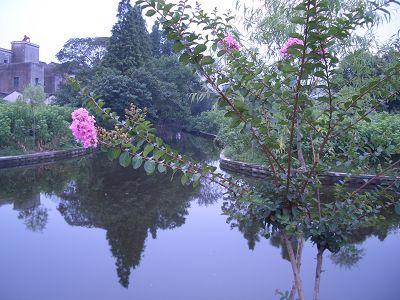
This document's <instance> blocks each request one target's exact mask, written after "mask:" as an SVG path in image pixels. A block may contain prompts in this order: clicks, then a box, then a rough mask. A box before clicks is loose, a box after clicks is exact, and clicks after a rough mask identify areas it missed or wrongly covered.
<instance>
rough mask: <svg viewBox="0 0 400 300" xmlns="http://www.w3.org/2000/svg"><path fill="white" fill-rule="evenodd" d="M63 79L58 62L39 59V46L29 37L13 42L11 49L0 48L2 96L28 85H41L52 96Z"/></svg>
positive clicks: (0, 85) (0, 92)
mask: <svg viewBox="0 0 400 300" xmlns="http://www.w3.org/2000/svg"><path fill="white" fill-rule="evenodd" d="M62 79H63V76H62V74H61V73H60V72H59V71H58V70H57V64H55V63H50V64H46V63H44V62H41V61H39V46H38V45H35V44H32V43H31V42H30V39H29V38H28V37H26V36H25V37H24V39H23V40H22V41H15V42H11V50H8V49H3V48H0V97H5V96H7V95H9V94H11V93H13V92H15V91H16V92H22V91H23V89H24V88H25V87H26V86H28V85H41V86H43V88H44V91H45V93H46V94H47V96H51V95H53V94H55V92H56V91H57V89H58V86H59V84H60V83H61V82H62Z"/></svg>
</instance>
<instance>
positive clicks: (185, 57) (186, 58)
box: [179, 52, 190, 65]
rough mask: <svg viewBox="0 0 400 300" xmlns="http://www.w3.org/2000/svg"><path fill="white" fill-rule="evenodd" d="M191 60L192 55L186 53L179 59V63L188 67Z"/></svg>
mask: <svg viewBox="0 0 400 300" xmlns="http://www.w3.org/2000/svg"><path fill="white" fill-rule="evenodd" d="M189 60H190V55H189V53H187V52H185V53H183V54H182V55H181V56H180V57H179V62H181V63H182V64H184V65H187V64H188V63H189Z"/></svg>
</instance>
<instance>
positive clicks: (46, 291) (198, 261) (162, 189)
mask: <svg viewBox="0 0 400 300" xmlns="http://www.w3.org/2000/svg"><path fill="white" fill-rule="evenodd" d="M200 146H202V145H201V144H200ZM102 164H103V163H100V161H99V160H97V161H95V163H92V164H90V163H89V164H86V165H85V164H83V165H80V166H79V168H80V169H78V172H77V170H76V168H78V167H77V166H74V165H73V166H72V167H69V168H68V166H66V167H63V168H61V169H60V170H61V173H60V172H59V171H60V170H58V172H59V173H57V170H56V171H54V170H53V171H52V172H53V173H54V174H53V173H49V172H50V171H49V170H46V169H44V170H38V171H35V172H34V173H33V175H32V180H31V185H32V186H31V187H30V188H29V189H28V191H22V190H20V189H18V188H15V189H11V191H10V192H8V193H7V192H6V193H5V192H4V190H3V191H0V228H1V230H0V240H1V247H0V266H1V269H0V299H2V300H3V299H4V300H25V299H29V300H30V299H33V300H36V299H41V300H50V299H51V300H53V299H58V300H63V299H65V300H70V299H89V300H90V299H96V300H101V299H116V300H119V299H174V300H176V299H182V300H183V299H185V300H186V299H199V300H200V299H219V300H220V299H238V300H239V299H240V300H243V299H279V297H278V296H276V295H275V290H276V289H279V290H281V291H285V290H289V289H290V287H291V282H292V272H291V268H290V264H289V262H288V261H286V260H283V259H282V257H281V250H280V249H279V248H277V247H275V246H272V245H271V243H270V241H268V240H262V241H261V242H259V243H257V244H256V246H255V249H254V250H253V251H251V250H249V249H248V242H247V240H245V239H244V238H243V234H242V233H240V232H239V231H238V230H237V229H234V230H231V229H230V225H229V224H226V216H224V215H221V209H220V207H221V204H222V203H221V202H222V201H221V191H220V190H218V189H216V188H215V186H210V185H206V186H204V187H203V188H202V189H197V190H193V189H191V188H187V189H184V188H182V187H181V186H180V184H179V182H176V181H175V182H173V183H170V180H169V178H167V177H166V176H150V177H148V176H145V175H144V174H143V172H142V171H140V172H133V171H132V170H131V169H123V170H122V169H119V168H118V167H115V166H114V167H112V164H107V163H106V162H104V165H102ZM74 168H75V169H74ZM71 170H72V171H71ZM5 172H6V171H4V170H0V186H1V184H3V186H4V182H6V181H4V180H5V179H4V177H7V176H9V174H11V173H8V175H6V173H5ZM18 172H19V173H18ZM46 172H47V173H49V174H47V173H46ZM27 174H28V175H29V171H28V170H24V169H21V171H17V172H16V173H15V175H16V177H15V178H16V179H15V180H20V181H21V182H24V185H26V186H29V182H30V178H31V177H29V176H28V177H27V179H26V181H23V179H22V176H27ZM46 174H47V177H46ZM57 174H58V175H57ZM65 174H67V175H65ZM94 174H95V175H96V176H94ZM127 175H129V176H127ZM63 176H66V179H67V180H65V181H63V179H62V177H63ZM68 178H69V179H70V181H68ZM10 179H13V177H12V176H11V175H10V178H8V180H10ZM64 179H65V178H64ZM72 179H73V182H76V184H71V183H70V182H71V180H72ZM2 180H3V181H2ZM53 180H56V182H58V183H60V182H63V183H65V186H64V187H65V188H66V187H68V189H67V190H68V191H69V193H65V192H64V193H62V192H61V191H62V189H61V191H60V184H56V183H55V182H53ZM155 183H159V187H158V188H157V187H156V186H155ZM55 186H57V189H56V188H55ZM61 187H62V185H61ZM36 188H37V189H38V190H40V191H42V193H41V194H40V199H38V193H37V192H36V191H37V189H36ZM44 190H46V191H47V192H49V190H50V191H51V190H54V193H55V194H57V195H58V196H55V195H54V196H48V195H45V194H44V193H43V191H44ZM15 195H18V197H17V196H15ZM13 196H15V197H17V198H18V199H19V200H15V199H16V198H15V197H14V198H15V199H13ZM215 198H219V199H220V200H219V201H217V202H214V201H210V200H215ZM21 199H22V200H21ZM13 200H14V201H13ZM38 201H39V202H40V203H41V204H40V205H39V202H38ZM32 207H40V208H41V209H42V210H43V209H47V223H45V222H44V224H42V225H45V227H44V229H43V230H42V231H40V229H41V227H40V226H37V227H35V221H37V223H38V224H39V223H40V222H41V221H42V222H43V213H39V214H38V215H34V214H32ZM33 211H35V210H33ZM21 212H24V214H22V213H21ZM32 216H33V217H32ZM29 221H30V222H29ZM67 221H68V222H69V223H70V224H71V225H69V224H68V223H67ZM28 225H29V226H30V227H29V226H28ZM36 225H37V224H36ZM72 225H73V226H72ZM142 225H143V226H142ZM83 226H85V227H83ZM27 227H29V228H30V229H31V230H27ZM32 229H36V231H35V232H34V231H32ZM152 236H155V237H156V238H154V239H153V238H152ZM361 240H363V238H362V237H361ZM357 248H358V249H363V250H364V251H363V252H362V258H361V260H360V261H358V263H357V264H356V265H355V266H354V267H352V268H346V267H340V266H338V265H337V264H334V263H333V262H332V260H331V259H330V254H329V253H328V252H326V253H325V256H324V257H325V259H324V265H323V270H324V271H325V272H323V274H322V280H321V299H322V300H336V299H351V300H353V299H363V300H368V299H370V300H375V299H385V300H397V299H399V296H398V295H400V286H399V285H398V284H397V280H398V269H399V267H400V263H399V262H398V257H399V253H400V238H399V234H391V235H388V237H387V238H386V239H385V240H384V242H381V241H379V239H378V238H376V237H370V238H368V239H367V240H366V241H365V242H363V243H362V244H359V245H357ZM141 251H142V252H141ZM135 254H136V255H135ZM315 256H316V249H315V248H313V247H312V246H311V245H310V244H306V246H305V248H304V251H303V260H302V274H303V278H302V279H303V284H304V289H305V291H306V297H307V299H310V298H311V292H312V290H311V289H312V287H313V281H314V272H315V263H316V262H315ZM117 257H119V260H117ZM138 260H140V262H139V265H138V266H135V263H136V262H137V261H138ZM117 261H119V264H120V269H119V273H118V274H119V275H120V276H118V275H117V266H116V262H117ZM121 265H122V267H121ZM132 267H133V268H134V269H133V270H132ZM129 269H131V272H130V275H129ZM127 270H128V274H127V273H126V272H127ZM124 276H125V277H127V278H129V287H128V288H127V289H125V288H123V287H122V285H121V284H122V283H121V284H120V281H121V277H122V278H123V277H124ZM122 282H123V283H125V284H127V280H125V281H124V280H122Z"/></svg>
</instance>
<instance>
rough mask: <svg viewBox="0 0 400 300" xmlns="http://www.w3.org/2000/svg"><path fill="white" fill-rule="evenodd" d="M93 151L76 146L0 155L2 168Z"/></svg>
mask: <svg viewBox="0 0 400 300" xmlns="http://www.w3.org/2000/svg"><path fill="white" fill-rule="evenodd" d="M92 152H93V150H92V149H85V148H75V149H69V150H59V151H49V152H40V153H33V154H26V155H17V156H2V157H0V169H3V168H10V167H17V166H25V165H34V164H40V163H45V162H52V161H56V160H62V159H66V158H73V157H79V156H83V155H86V154H89V153H92Z"/></svg>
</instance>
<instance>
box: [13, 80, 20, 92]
mask: <svg viewBox="0 0 400 300" xmlns="http://www.w3.org/2000/svg"><path fill="white" fill-rule="evenodd" d="M14 89H16V90H17V89H19V77H14Z"/></svg>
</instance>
